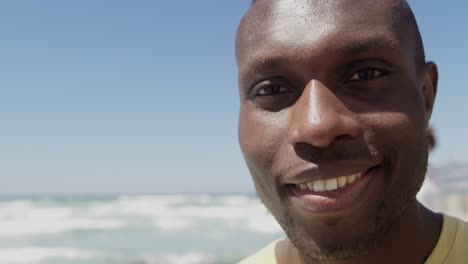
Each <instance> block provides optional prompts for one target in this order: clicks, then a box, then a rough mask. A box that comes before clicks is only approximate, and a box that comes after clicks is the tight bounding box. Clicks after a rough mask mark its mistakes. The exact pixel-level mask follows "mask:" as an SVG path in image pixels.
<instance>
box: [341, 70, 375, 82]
mask: <svg viewBox="0 0 468 264" xmlns="http://www.w3.org/2000/svg"><path fill="white" fill-rule="evenodd" d="M383 74H384V73H383V72H382V71H381V70H378V69H365V70H362V71H358V72H356V73H354V74H353V75H351V77H349V78H348V79H347V81H367V80H372V79H374V78H377V77H379V76H381V75H383Z"/></svg>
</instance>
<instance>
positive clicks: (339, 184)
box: [295, 172, 364, 192]
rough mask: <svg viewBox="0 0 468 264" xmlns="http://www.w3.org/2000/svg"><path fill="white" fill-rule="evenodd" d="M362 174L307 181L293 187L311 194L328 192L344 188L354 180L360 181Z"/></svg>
mask: <svg viewBox="0 0 468 264" xmlns="http://www.w3.org/2000/svg"><path fill="white" fill-rule="evenodd" d="M363 174H364V172H361V173H355V174H351V175H348V176H341V177H337V178H332V179H327V180H315V181H309V182H305V183H301V184H295V187H296V188H299V189H301V190H303V191H307V190H309V191H311V192H329V191H334V190H337V189H341V188H345V187H346V186H348V185H350V184H353V183H354V182H355V181H356V180H359V179H361V178H362V175H363Z"/></svg>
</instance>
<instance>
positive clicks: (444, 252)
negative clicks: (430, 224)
mask: <svg viewBox="0 0 468 264" xmlns="http://www.w3.org/2000/svg"><path fill="white" fill-rule="evenodd" d="M467 249H468V223H467V222H465V221H463V220H460V219H458V218H455V217H452V216H448V215H444V223H443V226H442V232H441V234H440V237H439V241H438V242H437V245H436V247H435V248H434V251H433V252H432V254H431V256H430V257H429V259H428V261H427V262H426V264H439V263H446V264H462V263H468V251H467Z"/></svg>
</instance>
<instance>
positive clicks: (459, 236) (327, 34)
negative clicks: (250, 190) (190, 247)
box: [236, 0, 468, 264]
mask: <svg viewBox="0 0 468 264" xmlns="http://www.w3.org/2000/svg"><path fill="white" fill-rule="evenodd" d="M236 59H237V63H238V70H239V90H240V98H241V103H240V117H239V142H240V145H241V149H242V152H243V155H244V158H245V160H246V163H247V165H248V168H249V170H250V172H251V174H252V178H253V180H254V183H255V187H256V189H257V193H258V195H259V197H260V198H261V200H262V201H263V203H264V204H265V205H266V207H267V208H268V209H269V211H270V212H271V213H272V215H273V216H274V217H275V218H276V220H277V221H278V222H279V223H280V225H281V226H282V228H283V229H284V231H285V232H286V234H287V238H285V239H283V240H279V241H275V242H273V243H272V244H271V245H269V246H267V247H266V248H264V249H263V250H261V251H259V252H258V253H256V254H255V255H253V256H251V257H249V258H247V259H246V260H244V261H243V262H241V263H243V264H244V263H287V264H296V263H298V264H299V263H301V264H302V263H359V264H366V263H372V264H375V263H379V264H386V263H391V264H395V263H430V264H433V263H450V264H452V263H455V264H457V263H468V255H467V254H466V253H465V252H464V251H466V249H467V248H468V227H467V225H466V224H465V223H463V222H461V221H459V220H457V219H455V218H451V217H449V216H444V215H440V214H436V213H434V212H432V211H430V210H429V209H426V208H425V207H424V206H422V205H421V204H419V203H418V202H417V200H416V198H415V197H416V193H417V192H418V190H419V188H420V187H421V184H422V182H423V180H424V175H425V173H426V166H427V156H428V146H427V144H428V143H427V137H426V129H427V126H428V122H429V119H430V116H431V113H432V108H433V105H434V99H435V95H436V90H437V78H438V73H437V67H436V65H435V64H434V63H432V62H426V61H425V56H424V49H423V45H422V41H421V36H420V34H419V31H418V27H417V25H416V21H415V19H414V16H413V13H412V12H411V9H410V7H409V6H408V4H407V3H406V2H405V1H403V0H256V1H254V2H253V3H252V6H251V8H250V9H249V11H248V12H247V14H246V15H245V16H244V18H243V19H242V21H241V24H240V26H239V29H238V33H237V41H236Z"/></svg>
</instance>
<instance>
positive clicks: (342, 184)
mask: <svg viewBox="0 0 468 264" xmlns="http://www.w3.org/2000/svg"><path fill="white" fill-rule="evenodd" d="M346 184H347V183H346V176H342V177H339V178H338V187H339V188H343V187H345V186H346Z"/></svg>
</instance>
